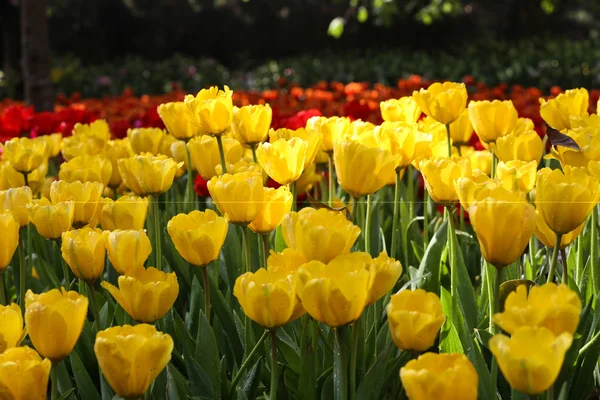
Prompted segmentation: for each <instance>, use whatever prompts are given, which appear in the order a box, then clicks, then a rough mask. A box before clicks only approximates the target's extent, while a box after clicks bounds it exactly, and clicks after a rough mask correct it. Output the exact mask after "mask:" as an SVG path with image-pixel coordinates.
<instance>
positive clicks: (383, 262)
mask: <svg viewBox="0 0 600 400" xmlns="http://www.w3.org/2000/svg"><path fill="white" fill-rule="evenodd" d="M351 254H352V253H351ZM364 254H365V255H366V256H368V257H369V258H370V260H366V259H365V261H366V264H367V269H373V270H375V278H374V280H373V286H371V290H370V291H369V300H367V305H370V304H373V303H375V302H376V301H377V300H379V299H381V298H382V297H383V296H385V295H386V294H387V293H388V292H389V291H390V290H392V289H393V288H394V286H395V285H396V282H398V279H399V278H400V275H402V264H400V261H397V260H394V259H393V258H391V257H388V255H387V252H385V251H382V252H381V253H380V254H379V256H378V257H377V258H371V256H370V255H369V254H367V253H364Z"/></svg>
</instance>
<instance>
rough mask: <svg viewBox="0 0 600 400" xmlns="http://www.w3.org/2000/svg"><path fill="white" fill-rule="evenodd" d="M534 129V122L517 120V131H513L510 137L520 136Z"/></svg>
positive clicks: (527, 119) (523, 119) (526, 119)
mask: <svg viewBox="0 0 600 400" xmlns="http://www.w3.org/2000/svg"><path fill="white" fill-rule="evenodd" d="M533 128H534V125H533V121H532V120H531V119H529V118H517V124H516V125H515V129H513V131H512V132H511V133H510V135H515V136H519V135H522V134H524V133H528V132H531V131H533ZM507 136H508V135H507Z"/></svg>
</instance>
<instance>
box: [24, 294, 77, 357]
mask: <svg viewBox="0 0 600 400" xmlns="http://www.w3.org/2000/svg"><path fill="white" fill-rule="evenodd" d="M87 310H88V299H87V298H86V297H85V296H82V295H80V294H79V293H77V292H75V291H69V292H67V291H66V290H65V289H64V288H61V290H58V289H52V290H50V291H48V292H45V293H42V294H34V293H33V292H32V291H31V290H28V291H27V294H26V296H25V326H27V333H28V334H29V338H30V339H31V343H33V345H34V346H35V349H36V350H37V351H38V353H40V354H41V355H42V356H43V357H46V358H49V359H50V360H51V361H52V362H53V363H57V362H59V361H61V360H63V359H64V358H65V357H67V356H68V355H69V354H70V353H71V351H73V347H75V343H77V340H78V339H79V335H81V331H82V330H83V323H84V322H85V319H86V316H87Z"/></svg>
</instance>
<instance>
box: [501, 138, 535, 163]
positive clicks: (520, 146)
mask: <svg viewBox="0 0 600 400" xmlns="http://www.w3.org/2000/svg"><path fill="white" fill-rule="evenodd" d="M494 151H495V154H496V157H498V159H499V160H500V161H504V162H508V161H512V160H521V161H535V162H536V163H538V162H540V159H541V158H542V153H543V151H544V145H543V143H542V139H540V136H539V135H538V134H537V132H536V131H534V130H531V131H527V132H524V133H521V134H518V135H517V134H514V133H512V134H510V135H506V136H502V137H501V138H498V139H497V140H496V147H495V149H494Z"/></svg>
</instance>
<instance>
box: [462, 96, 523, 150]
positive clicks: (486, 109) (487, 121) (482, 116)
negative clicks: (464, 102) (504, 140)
mask: <svg viewBox="0 0 600 400" xmlns="http://www.w3.org/2000/svg"><path fill="white" fill-rule="evenodd" d="M469 117H470V118H471V123H472V124H473V128H474V129H475V133H477V136H479V139H480V140H481V141H482V142H484V143H494V142H495V141H496V140H498V138H501V137H502V136H506V135H508V134H509V133H511V132H512V131H513V130H514V129H515V126H516V125H517V118H518V115H517V109H516V108H515V106H514V105H513V102H512V101H511V100H505V101H499V100H494V101H487V100H485V101H472V102H471V103H469Z"/></svg>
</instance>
